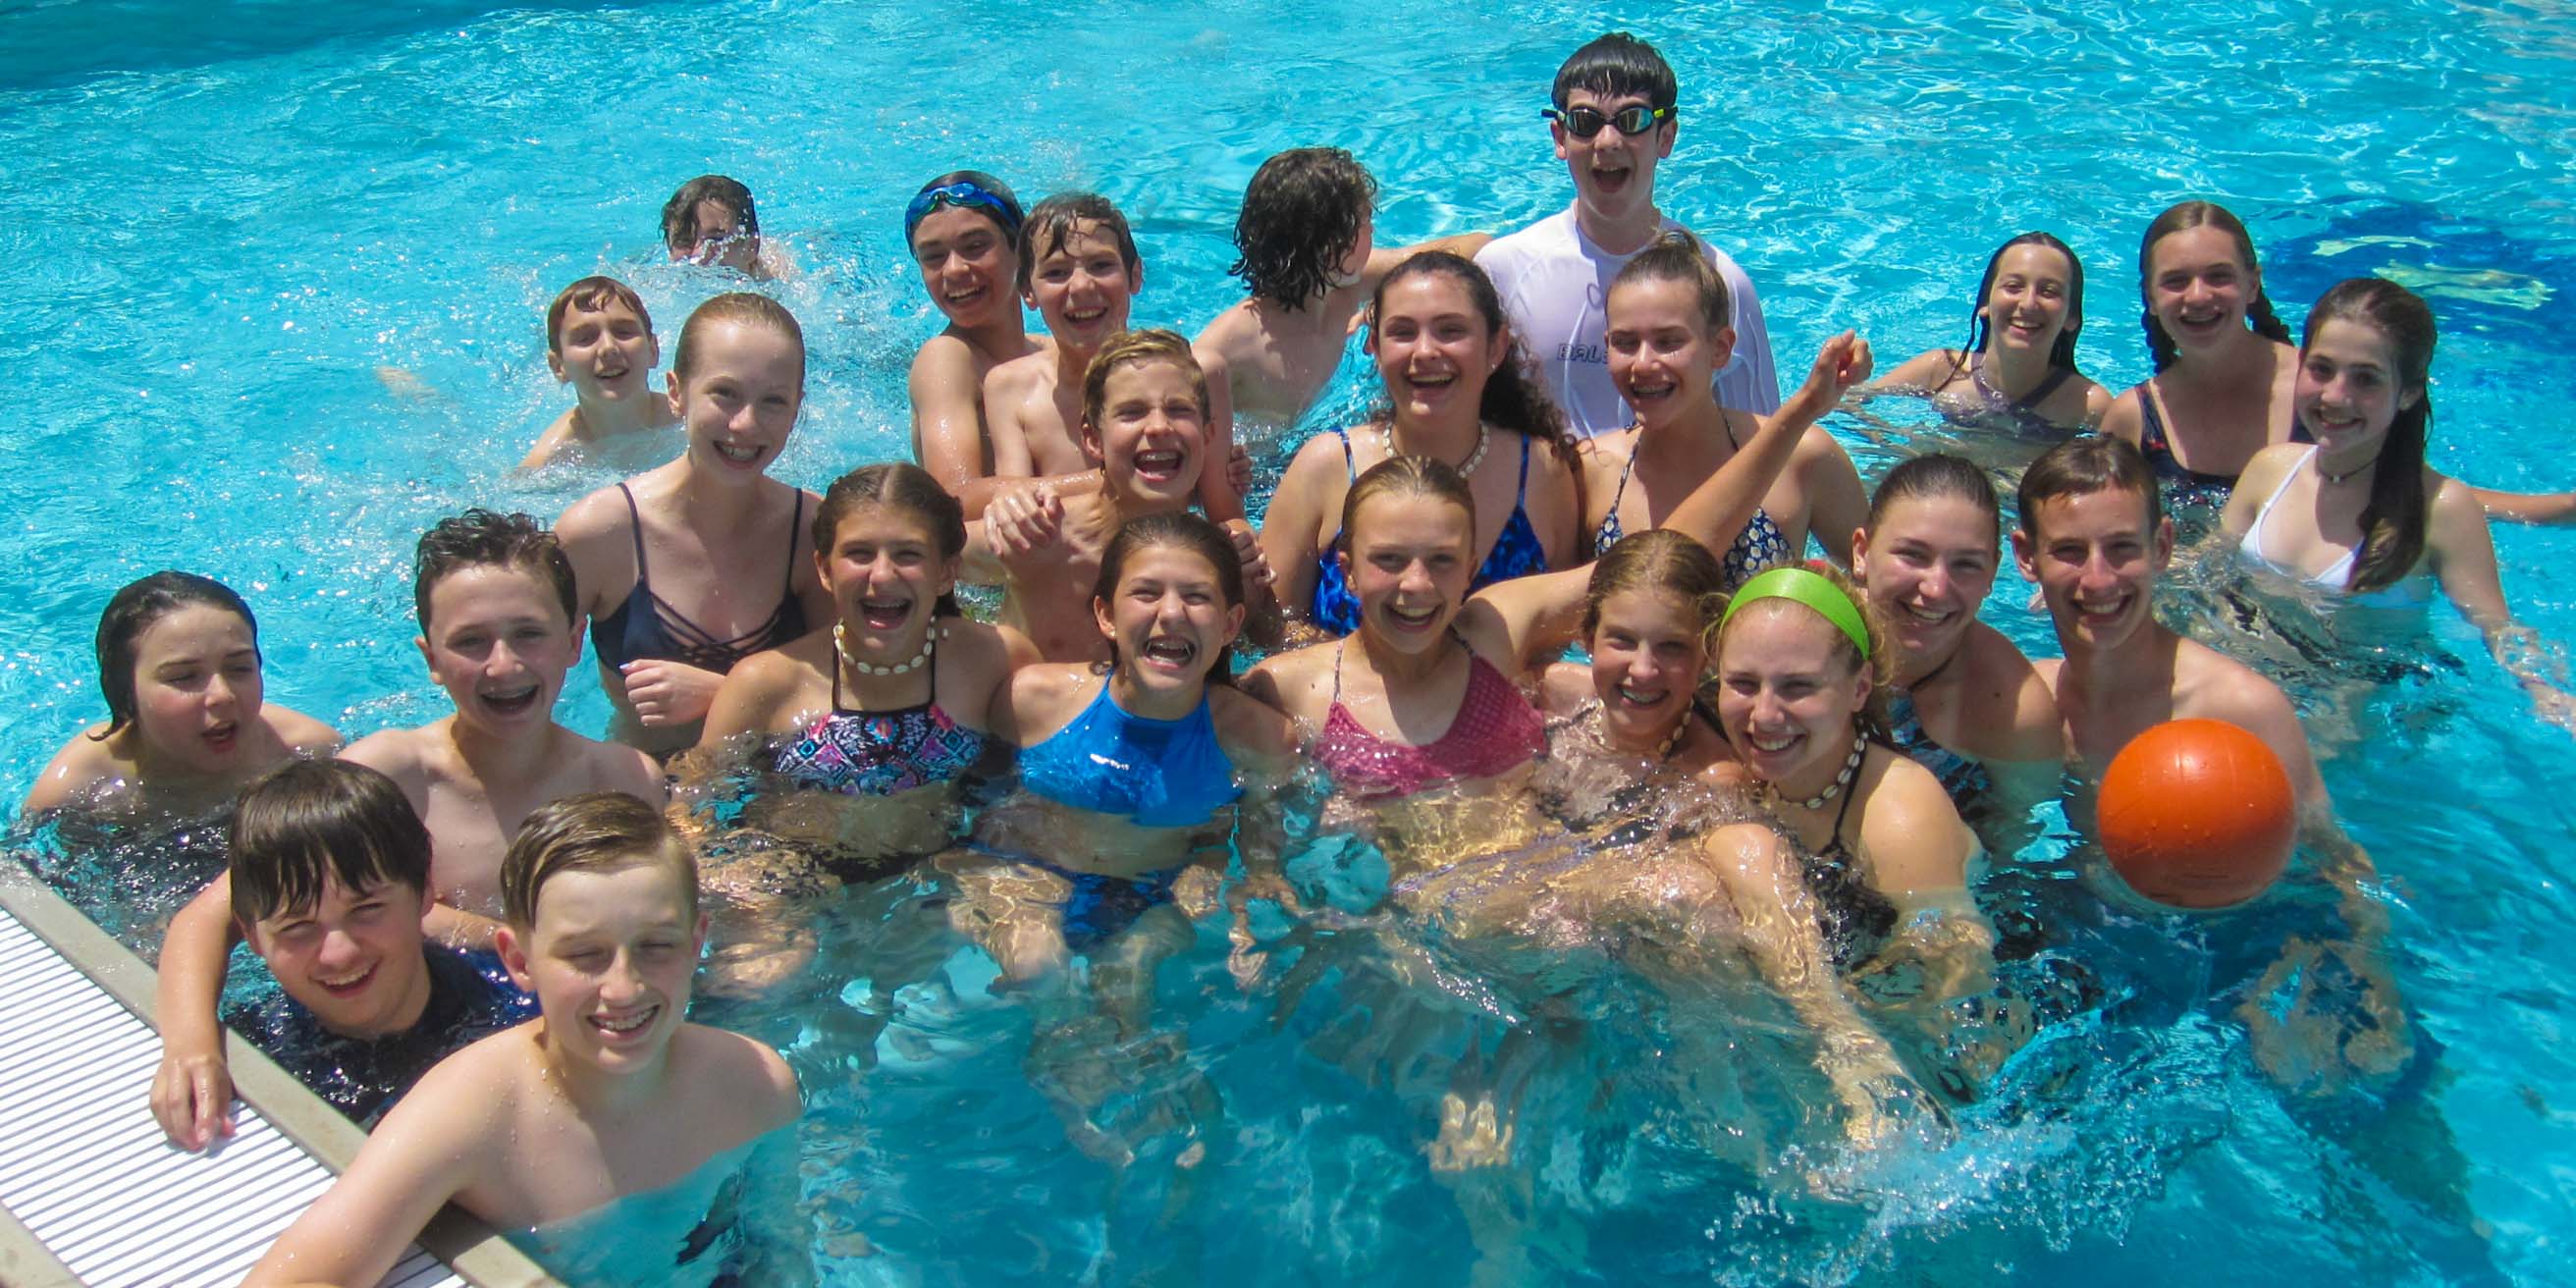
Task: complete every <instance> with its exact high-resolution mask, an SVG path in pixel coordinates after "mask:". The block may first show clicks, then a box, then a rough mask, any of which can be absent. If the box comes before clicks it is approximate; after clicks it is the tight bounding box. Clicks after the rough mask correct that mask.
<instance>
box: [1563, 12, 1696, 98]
mask: <svg viewBox="0 0 2576 1288" xmlns="http://www.w3.org/2000/svg"><path fill="white" fill-rule="evenodd" d="M1578 89H1587V90H1590V91H1592V92H1593V93H1594V94H1595V95H1598V96H1599V97H1602V98H1621V97H1625V96H1628V95H1632V94H1633V95H1637V96H1640V97H1643V98H1644V99H1645V100H1646V105H1647V106H1648V107H1657V108H1664V107H1671V106H1673V104H1674V100H1675V99H1676V98H1677V97H1679V95H1680V93H1681V90H1680V86H1679V85H1678V84H1677V83H1676V82H1675V81H1674V79H1673V68H1672V64H1670V63H1667V62H1665V61H1664V56H1663V55H1662V54H1659V53H1656V52H1655V47H1654V46H1653V45H1649V44H1647V43H1646V42H1645V41H1642V40H1639V39H1637V38H1636V37H1635V36H1631V35H1629V34H1628V33H1627V32H1624V31H1614V32H1611V33H1610V34H1609V35H1606V36H1602V37H1599V38H1598V39H1595V40H1593V41H1592V42H1591V43H1590V44H1587V45H1585V46H1584V47H1582V48H1581V49H1578V50H1575V51H1574V53H1573V55H1572V56H1570V57H1568V58H1567V59H1566V60H1565V65H1564V66H1562V67H1559V68H1557V69H1556V86H1555V88H1554V89H1553V90H1552V91H1550V97H1551V98H1553V99H1554V100H1555V102H1556V106H1557V110H1559V111H1563V110H1564V109H1565V106H1566V97H1567V96H1568V95H1570V94H1572V93H1573V92H1574V91H1575V90H1578Z"/></svg>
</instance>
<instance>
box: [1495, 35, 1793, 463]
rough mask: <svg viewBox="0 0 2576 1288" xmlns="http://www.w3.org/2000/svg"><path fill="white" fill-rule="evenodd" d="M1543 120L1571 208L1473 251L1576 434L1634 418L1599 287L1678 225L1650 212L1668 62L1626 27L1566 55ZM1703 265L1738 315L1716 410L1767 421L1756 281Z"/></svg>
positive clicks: (1775, 382)
mask: <svg viewBox="0 0 2576 1288" xmlns="http://www.w3.org/2000/svg"><path fill="white" fill-rule="evenodd" d="M1551 97H1552V100H1553V101H1552V103H1551V105H1550V106H1549V107H1548V109H1547V110H1546V111H1545V112H1543V113H1541V115H1543V116H1545V117H1546V118H1547V121H1548V127H1547V129H1548V137H1549V140H1550V141H1551V142H1552V143H1553V144H1554V146H1555V148H1556V155H1557V159H1558V160H1560V161H1563V162H1565V168H1566V171H1567V173H1568V174H1569V175H1571V176H1572V177H1573V179H1574V203H1573V205H1572V206H1571V207H1570V208H1569V209H1567V210H1565V211H1563V212H1562V213H1560V214H1556V215H1552V216H1549V217H1547V218H1544V219H1541V220H1539V221H1538V222H1536V223H1534V224H1531V225H1530V226H1528V227H1526V228H1523V229H1521V230H1520V231H1519V232H1515V233H1512V234H1510V235H1508V236H1505V237H1499V238H1496V239H1495V240H1494V242H1493V243H1492V244H1491V245H1488V246H1487V247H1485V248H1484V249H1483V250H1481V251H1479V252H1477V254H1476V264H1477V266H1478V267H1480V268H1482V269H1484V270H1485V273H1486V275H1487V276H1489V277H1491V278H1492V279H1493V282H1494V289H1495V290H1496V291H1497V292H1498V293H1499V294H1500V295H1501V297H1502V303H1503V311H1504V312H1505V313H1506V314H1507V315H1508V316H1509V317H1510V319H1511V324H1512V330H1513V332H1514V333H1515V334H1516V335H1518V336H1519V337H1520V339H1521V342H1522V344H1523V345H1524V346H1526V348H1527V350H1528V352H1529V355H1530V358H1531V360H1532V361H1533V362H1535V363H1536V364H1537V366H1538V369H1539V373H1540V375H1541V376H1542V377H1544V378H1545V379H1546V380H1547V383H1548V392H1549V394H1550V395H1552V396H1553V397H1554V398H1555V399H1556V403H1557V406H1558V407H1559V408H1561V409H1562V410H1563V411H1564V412H1565V416H1566V422H1567V424H1568V426H1569V427H1570V428H1571V429H1572V430H1573V431H1574V433H1576V434H1577V435H1579V436H1582V437H1586V438H1588V437H1591V436H1592V435H1595V434H1604V433H1610V432H1612V431H1614V430H1618V429H1622V428H1625V427H1626V426H1627V425H1628V424H1629V423H1630V422H1631V420H1632V419H1633V414H1632V413H1631V412H1630V410H1629V408H1628V406H1627V404H1626V403H1625V402H1624V401H1622V400H1621V398H1620V396H1619V391H1618V388H1617V386H1616V385H1614V384H1613V383H1612V381H1611V379H1610V369H1609V350H1608V347H1607V339H1606V335H1605V331H1606V321H1605V319H1604V318H1603V316H1602V306H1603V299H1602V291H1603V289H1604V286H1605V285H1606V284H1607V283H1608V282H1609V281H1610V280H1611V279H1612V278H1614V277H1616V276H1618V273H1619V270H1620V269H1621V268H1622V267H1624V266H1626V264H1627V262H1628V260H1629V259H1630V258H1632V257H1634V256H1636V255H1637V254H1638V253H1640V252H1642V251H1644V250H1645V249H1646V247H1648V246H1649V245H1652V244H1653V243H1654V240H1655V238H1656V237H1657V236H1658V235H1660V234H1662V233H1663V232H1664V231H1666V230H1667V229H1678V228H1680V227H1681V226H1682V225H1681V224H1679V223H1678V222H1676V221H1674V220H1671V219H1667V218H1666V217H1665V215H1664V212H1663V211H1661V210H1659V209H1657V208H1656V205H1655V168H1656V166H1658V165H1659V164H1661V163H1662V162H1663V160H1664V158H1666V157H1668V156H1671V155H1672V152H1673V140H1674V137H1675V136H1676V135H1677V134H1678V132H1679V130H1680V121H1679V115H1680V113H1679V109H1678V107H1677V106H1676V104H1677V102H1678V97H1679V87H1678V86H1677V85H1676V83H1675V81H1674V77H1673V69H1672V65H1671V64H1669V63H1666V62H1665V61H1664V59H1663V56H1662V55H1660V54H1658V53H1656V52H1655V48H1654V46H1652V45H1649V44H1647V43H1646V42H1645V41H1642V40H1639V39H1638V38H1636V37H1635V36H1632V35H1629V34H1628V33H1626V32H1624V31H1614V32H1611V33H1610V34H1608V35H1606V36H1603V37H1601V38H1600V39H1598V40H1594V41H1592V42H1591V43H1589V44H1586V45H1585V46H1583V47H1582V48H1581V49H1578V50H1575V51H1574V54H1573V56H1572V57H1570V58H1568V59H1566V60H1565V65H1564V66H1563V67H1560V68H1558V69H1557V73H1556V83H1555V85H1554V86H1553V87H1552V89H1551ZM1708 257H1709V263H1710V264H1711V266H1713V267H1714V268H1716V269H1717V271H1718V274H1719V276H1720V277H1722V278H1723V279H1725V281H1726V285H1727V291H1728V295H1729V297H1730V299H1731V300H1732V302H1733V305H1734V310H1735V319H1734V327H1735V332H1736V349H1735V353H1734V357H1733V358H1732V360H1730V361H1729V362H1728V364H1727V365H1726V366H1725V367H1724V368H1723V369H1721V370H1720V371H1719V372H1718V376H1717V383H1718V401H1719V403H1720V404H1721V405H1723V406H1727V407H1733V408H1738V409H1741V410H1744V411H1750V412H1753V413H1755V414H1757V415H1768V414H1769V413H1771V412H1773V411H1776V410H1778V409H1779V407H1780V382H1779V375H1778V372H1777V371H1776V370H1775V369H1774V368H1773V366H1772V361H1771V339H1770V333H1769V330H1768V329H1767V328H1766V327H1765V326H1764V325H1763V323H1762V315H1761V304H1760V302H1759V301H1758V300H1757V299H1756V297H1755V294H1754V290H1753V284H1752V282H1751V281H1749V280H1747V279H1746V278H1745V276H1744V271H1743V270H1742V269H1741V268H1738V267H1736V265H1735V262H1734V261H1733V260H1732V259H1729V258H1728V257H1727V256H1726V254H1725V253H1724V252H1723V251H1722V250H1719V249H1717V248H1716V247H1714V246H1711V247H1709V256H1708Z"/></svg>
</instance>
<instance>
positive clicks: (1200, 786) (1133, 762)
mask: <svg viewBox="0 0 2576 1288" xmlns="http://www.w3.org/2000/svg"><path fill="white" fill-rule="evenodd" d="M1020 785H1021V786H1022V787H1025V788H1027V789H1028V790H1029V791H1031V792H1033V793H1036V794H1037V795H1040V796H1043V797H1045V798H1047V799H1048V800H1051V801H1054V802H1056V803H1057V804H1059V805H1069V806H1071V807H1073V808H1075V809H1080V810H1089V811H1091V812H1092V813H1095V814H1109V815H1114V816H1117V817H1120V818H1128V819H1133V820H1135V822H1136V823H1137V824H1138V825H1139V826H1143V827H1197V826H1199V825H1200V824H1202V823H1205V822H1207V821H1208V819H1209V817H1210V816H1212V815H1214V814H1215V813H1216V812H1217V811H1218V810H1220V809H1222V808H1224V807H1226V806H1228V805H1231V804H1233V803H1234V802H1235V800H1236V799H1237V798H1239V797H1241V796H1242V795H1243V789H1242V788H1240V787H1238V786H1236V785H1235V782H1234V762H1233V761H1231V760H1228V759H1226V755H1225V748H1224V747H1222V746H1220V745H1219V744H1218V742H1217V737H1216V721H1215V719H1214V718H1213V717H1212V716H1211V715H1210V714H1209V713H1208V700H1207V698H1205V697H1204V696H1202V697H1201V698H1200V699H1199V704H1198V706H1197V707H1196V708H1195V709H1193V710H1192V711H1191V712H1190V713H1189V714H1188V715H1185V716H1182V717H1181V718H1180V719H1178V720H1155V719H1152V718H1150V717H1146V716H1140V715H1132V714H1129V712H1128V711H1127V709H1126V708H1124V707H1121V706H1119V705H1118V700H1117V699H1115V698H1113V697H1111V696H1109V684H1108V682H1107V681H1106V680H1104V681H1102V682H1101V685H1100V693H1099V694H1098V696H1096V697H1094V698H1092V700H1091V705H1089V706H1087V707H1084V708H1083V709H1082V714H1081V715H1078V716H1075V717H1074V718H1073V721H1072V723H1070V724H1067V725H1066V726H1065V727H1063V728H1062V729H1058V730H1056V731H1055V733H1054V734H1053V735H1051V736H1049V737H1048V738H1047V739H1046V740H1045V741H1044V742H1041V743H1039V744H1037V745H1036V746H1034V747H1030V748H1028V749H1027V750H1025V751H1022V752H1021V753H1020Z"/></svg>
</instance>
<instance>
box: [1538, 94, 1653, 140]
mask: <svg viewBox="0 0 2576 1288" xmlns="http://www.w3.org/2000/svg"><path fill="white" fill-rule="evenodd" d="M1539 115H1541V116H1544V117H1546V118H1547V119H1549V120H1551V121H1554V122H1556V123H1557V124H1559V125H1562V126H1564V127H1565V132H1566V133H1568V134H1571V135H1573V136H1574V137H1576V138H1578V139H1588V138H1591V137H1592V136H1593V135H1595V134H1599V133H1600V132H1601V127H1602V126H1605V125H1607V126H1612V127H1614V128H1616V129H1617V130H1618V131H1619V132H1620V133H1621V134H1626V135H1631V136H1634V135H1639V134H1643V133H1645V132H1646V131H1648V130H1651V129H1653V128H1655V127H1656V126H1658V125H1661V124H1663V123H1664V122H1665V121H1668V120H1671V119H1672V116H1673V109H1671V108H1669V107H1648V106H1646V105H1645V104H1643V103H1631V104H1629V105H1628V106H1626V107H1623V108H1620V109H1619V110H1618V111H1616V112H1609V113H1604V112H1603V111H1602V110H1601V109H1599V108H1597V107H1569V108H1567V109H1565V110H1564V111H1562V112H1560V111H1558V110H1556V109H1555V108H1553V107H1551V108H1548V109H1546V110H1545V111H1542V112H1540V113H1539Z"/></svg>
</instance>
